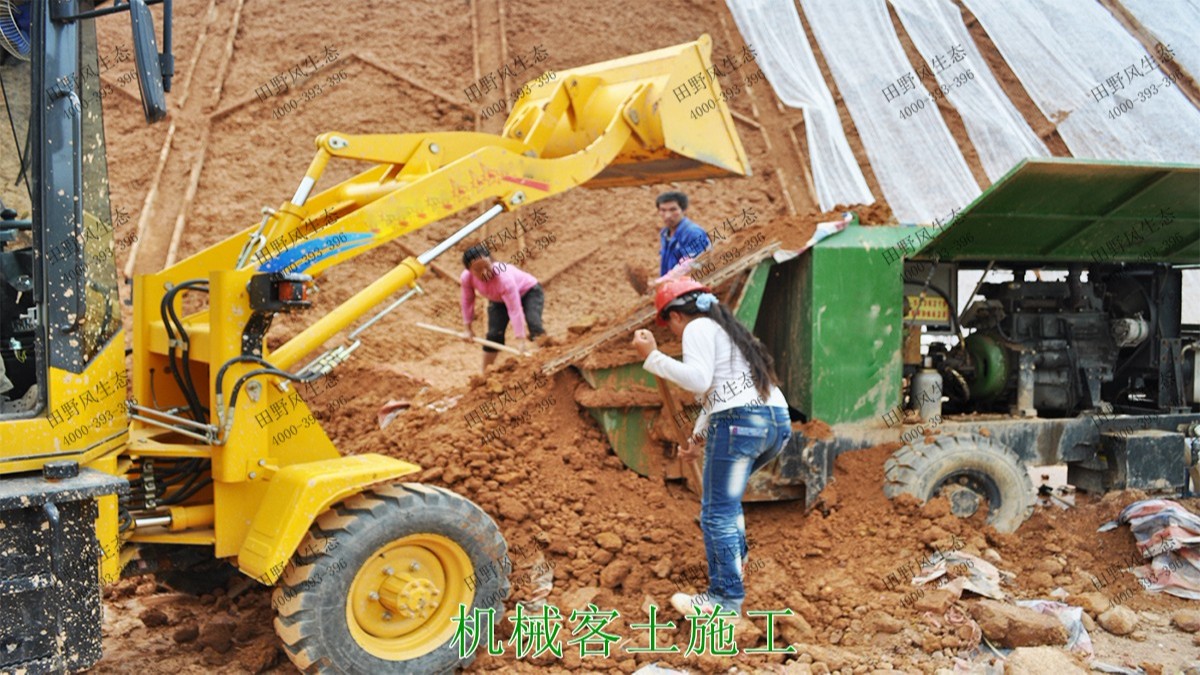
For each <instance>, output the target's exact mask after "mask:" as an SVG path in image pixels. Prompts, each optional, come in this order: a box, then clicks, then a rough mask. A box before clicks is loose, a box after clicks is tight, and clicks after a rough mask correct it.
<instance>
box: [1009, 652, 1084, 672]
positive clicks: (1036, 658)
mask: <svg viewBox="0 0 1200 675" xmlns="http://www.w3.org/2000/svg"><path fill="white" fill-rule="evenodd" d="M1004 672H1005V673H1012V674H1014V675H1016V674H1020V675H1024V674H1025V673H1054V674H1055V675H1087V673H1088V670H1087V669H1085V668H1083V667H1081V666H1080V665H1079V663H1078V662H1077V661H1075V659H1073V658H1071V656H1070V655H1069V654H1067V652H1065V651H1063V650H1061V649H1055V648H1054V647H1021V648H1020V649H1015V650H1013V653H1012V654H1010V655H1009V656H1008V658H1007V659H1005V660H1004Z"/></svg>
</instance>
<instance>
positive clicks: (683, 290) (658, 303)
mask: <svg viewBox="0 0 1200 675" xmlns="http://www.w3.org/2000/svg"><path fill="white" fill-rule="evenodd" d="M692 291H704V292H706V293H711V292H712V291H711V290H709V288H708V286H705V285H704V284H702V283H700V282H699V281H696V280H695V279H693V278H691V277H680V278H678V279H672V280H671V281H667V282H665V283H663V284H661V285H660V286H659V287H658V292H656V293H655V294H654V308H655V309H656V310H657V312H656V314H655V316H654V321H655V323H657V324H658V325H660V326H665V325H667V322H666V321H663V319H662V311H663V308H665V307H666V306H667V305H669V304H671V302H672V301H674V300H675V299H676V298H679V297H680V296H682V295H685V294H687V293H691V292H692Z"/></svg>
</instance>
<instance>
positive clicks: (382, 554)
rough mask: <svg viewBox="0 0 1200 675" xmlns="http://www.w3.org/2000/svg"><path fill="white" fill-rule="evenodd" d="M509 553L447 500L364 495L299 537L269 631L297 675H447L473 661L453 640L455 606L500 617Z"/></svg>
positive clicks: (471, 510)
mask: <svg viewBox="0 0 1200 675" xmlns="http://www.w3.org/2000/svg"><path fill="white" fill-rule="evenodd" d="M507 550H508V547H507V545H506V544H505V542H504V537H503V536H501V534H500V530H499V528H497V526H496V523H495V522H494V521H493V520H492V519H491V518H490V517H489V516H488V515H487V514H486V513H484V511H483V509H481V508H479V507H478V506H477V505H475V504H474V503H472V502H471V501H469V500H467V499H466V498H464V497H461V496H459V495H456V494H454V493H453V492H450V491H448V490H443V489H441V488H436V487H431V486H427V485H419V484H415V483H404V484H398V485H393V486H389V487H383V488H376V489H373V490H369V491H366V492H363V493H362V494H359V495H356V496H354V497H351V498H349V499H347V500H345V501H343V502H341V503H339V504H337V505H336V506H334V507H333V508H331V509H330V510H329V511H326V512H325V513H324V514H322V515H321V516H320V517H319V518H317V520H316V522H315V523H313V526H312V528H310V529H309V532H308V535H307V536H306V537H305V539H304V541H303V542H301V544H300V547H299V549H298V550H297V552H296V555H295V556H294V557H293V564H292V565H291V566H289V568H288V569H287V570H285V572H284V574H283V576H282V577H281V578H280V580H279V584H278V585H277V587H276V589H275V593H274V596H273V598H272V604H273V605H274V607H275V610H276V618H275V631H276V633H278V634H279V637H280V639H281V640H282V641H283V647H284V651H285V652H286V653H287V655H288V658H289V659H291V661H292V663H293V664H295V665H296V667H297V668H299V669H300V671H301V672H304V673H422V674H423V673H445V672H451V671H453V670H455V669H457V668H462V667H465V666H467V665H469V664H470V663H471V662H472V661H474V655H473V654H472V655H468V656H467V657H465V658H460V657H459V645H458V644H457V643H456V642H454V641H453V638H454V636H455V628H456V625H455V623H454V622H453V621H452V619H453V618H455V617H457V616H458V613H459V605H460V604H462V605H463V606H465V607H466V616H472V614H473V612H474V609H475V608H476V607H479V608H481V609H485V610H486V609H487V608H489V607H490V608H495V609H496V610H497V611H496V613H495V619H496V621H499V619H500V618H501V616H502V615H503V613H504V599H505V598H506V597H507V596H508V592H509V582H508V573H507V569H506V567H505V565H506V564H507V560H508V558H507ZM492 629H493V631H494V630H495V626H493V627H492ZM486 637H487V635H486V633H484V640H481V641H480V645H481V648H482V647H483V645H486V642H485V640H486Z"/></svg>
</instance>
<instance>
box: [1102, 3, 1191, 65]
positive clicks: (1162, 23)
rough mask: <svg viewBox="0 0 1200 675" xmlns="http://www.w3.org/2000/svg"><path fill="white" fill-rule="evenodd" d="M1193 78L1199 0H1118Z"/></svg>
mask: <svg viewBox="0 0 1200 675" xmlns="http://www.w3.org/2000/svg"><path fill="white" fill-rule="evenodd" d="M1121 4H1122V5H1124V6H1125V9H1127V10H1129V13H1130V14H1132V15H1133V16H1134V18H1135V19H1137V20H1138V22H1139V23H1141V24H1142V25H1143V26H1145V27H1146V30H1148V31H1150V33H1151V34H1153V35H1154V38H1155V39H1156V40H1158V41H1159V42H1162V43H1164V44H1166V45H1167V46H1168V47H1170V48H1171V50H1172V51H1174V52H1175V59H1176V60H1177V61H1179V63H1180V65H1182V66H1183V67H1184V69H1186V70H1187V71H1188V73H1189V74H1190V75H1191V76H1192V77H1193V78H1197V77H1200V0H1171V1H1170V2H1164V0H1121Z"/></svg>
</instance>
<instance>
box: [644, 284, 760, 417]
mask: <svg viewBox="0 0 1200 675" xmlns="http://www.w3.org/2000/svg"><path fill="white" fill-rule="evenodd" d="M704 292H705V291H691V292H689V293H684V294H683V295H681V296H679V299H680V300H683V302H682V303H680V304H678V305H671V306H669V307H665V308H663V311H662V312H661V313H660V316H661V317H662V318H663V319H666V318H667V315H668V314H670V313H671V312H679V313H680V314H686V315H688V316H704V317H708V318H710V319H712V320H713V321H716V322H717V325H718V326H720V327H721V328H722V330H724V331H725V334H726V335H728V336H729V339H730V340H732V341H733V346H734V347H737V349H738V351H740V352H741V353H742V356H743V357H745V359H746V363H748V364H750V376H751V377H753V378H754V388H755V389H756V390H758V393H759V395H760V396H761V397H762V400H763V401H766V400H767V399H768V398H770V397H771V385H775V384H778V383H779V378H778V377H777V376H776V375H775V359H773V358H772V357H771V354H770V352H768V351H767V346H766V345H764V344H763V343H762V340H759V339H758V338H757V337H755V335H754V333H751V332H750V331H749V330H748V329H747V328H746V327H745V326H743V325H742V323H741V322H740V321H738V320H737V317H735V316H734V315H733V312H731V311H729V308H728V307H726V306H725V304H724V303H720V302H716V303H713V304H712V306H711V307H709V308H708V311H707V312H705V311H702V310H701V309H700V308H699V307H697V306H696V298H698V297H699V296H700V295H701V294H702V293H704Z"/></svg>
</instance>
